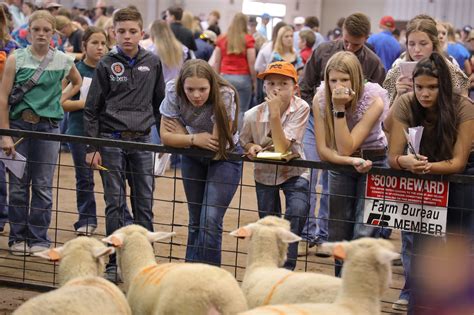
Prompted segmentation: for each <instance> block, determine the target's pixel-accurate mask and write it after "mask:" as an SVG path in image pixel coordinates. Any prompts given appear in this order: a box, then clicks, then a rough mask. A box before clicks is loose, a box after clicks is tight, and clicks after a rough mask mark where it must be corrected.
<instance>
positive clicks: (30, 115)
mask: <svg viewBox="0 0 474 315" xmlns="http://www.w3.org/2000/svg"><path fill="white" fill-rule="evenodd" d="M21 119H22V120H23V121H24V122H27V123H30V124H33V125H36V124H38V123H40V122H52V121H53V122H54V120H53V119H51V118H48V117H41V116H38V115H36V114H35V112H34V111H32V110H31V109H25V110H24V111H22V112H21Z"/></svg>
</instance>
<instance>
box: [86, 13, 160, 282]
mask: <svg viewBox="0 0 474 315" xmlns="http://www.w3.org/2000/svg"><path fill="white" fill-rule="evenodd" d="M113 19H114V21H113V22H114V23H113V24H114V30H115V34H116V40H117V46H116V47H115V49H113V50H112V51H110V52H109V53H108V54H107V55H105V56H104V57H103V58H101V59H100V61H99V63H98V64H97V67H96V72H95V76H94V77H93V79H92V84H91V87H90V90H89V94H88V96H87V100H86V107H85V109H84V132H85V135H86V136H89V137H101V138H105V139H117V140H124V141H135V142H141V143H149V142H150V128H151V127H152V126H153V125H154V124H155V123H156V125H157V126H159V124H160V113H159V106H160V103H161V101H162V100H163V98H164V89H165V86H164V81H163V71H162V66H161V62H160V59H159V58H158V57H157V56H156V55H154V54H152V53H151V52H148V51H146V50H145V49H143V48H141V47H140V46H139V45H138V43H139V41H140V40H141V39H142V37H143V20H142V16H141V14H140V13H139V12H138V11H136V10H133V9H128V8H126V9H121V10H119V11H117V12H116V13H115V14H114V17H113ZM86 160H87V163H88V164H89V165H91V166H92V167H93V168H95V169H99V170H101V172H100V175H101V177H102V183H103V186H104V199H105V204H106V208H105V215H106V222H105V227H106V234H107V235H110V234H112V233H113V232H114V231H115V230H117V229H118V228H120V227H122V226H123V225H126V224H128V223H130V222H129V220H128V219H129V218H128V208H127V202H126V195H125V191H126V188H125V178H127V179H128V181H129V185H130V190H131V197H130V199H131V206H132V211H133V218H134V222H135V223H136V224H140V225H142V226H144V227H145V228H147V229H148V230H150V231H152V230H153V211H152V207H153V190H154V186H155V181H154V176H153V154H152V152H150V151H141V150H130V149H125V148H118V147H100V148H96V147H94V146H89V147H88V148H87V155H86ZM126 170H127V171H129V172H130V173H129V174H127V176H125V171H126ZM115 262H116V257H115V256H111V257H110V260H109V264H108V266H107V269H106V276H107V278H108V279H110V280H113V281H117V280H118V279H117V277H116V274H117V273H116V271H117V266H116V263H115Z"/></svg>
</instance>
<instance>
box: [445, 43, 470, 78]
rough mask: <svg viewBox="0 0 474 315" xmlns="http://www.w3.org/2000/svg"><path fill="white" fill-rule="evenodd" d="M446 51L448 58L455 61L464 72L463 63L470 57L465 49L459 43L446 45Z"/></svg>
mask: <svg viewBox="0 0 474 315" xmlns="http://www.w3.org/2000/svg"><path fill="white" fill-rule="evenodd" d="M446 51H447V52H448V54H449V55H450V56H452V57H453V58H454V59H456V61H457V62H458V64H459V68H461V70H462V71H464V62H465V61H466V59H469V58H470V57H471V55H470V54H469V51H468V50H467V49H466V47H464V46H463V45H461V44H459V43H448V49H446Z"/></svg>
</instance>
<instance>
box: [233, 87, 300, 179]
mask: <svg viewBox="0 0 474 315" xmlns="http://www.w3.org/2000/svg"><path fill="white" fill-rule="evenodd" d="M269 118H270V116H269V112H268V106H267V103H266V102H263V103H262V104H260V105H258V106H255V107H253V108H251V109H249V110H248V111H247V112H245V116H244V124H243V126H242V130H241V131H240V143H241V144H242V146H245V145H246V144H248V143H255V144H259V145H261V146H265V145H267V144H268V143H269V142H270V141H271V138H270V137H269V136H268V135H269V133H270V131H271V129H270V121H269V120H270V119H269ZM308 118H309V105H308V103H306V102H305V101H304V100H303V99H301V98H299V97H297V96H294V97H293V100H292V101H291V103H290V106H288V109H287V110H286V112H285V113H283V115H282V117H281V124H282V127H283V132H284V133H285V135H286V138H287V139H288V140H290V141H292V145H291V146H290V150H291V151H292V152H293V153H296V152H298V153H299V154H300V156H301V158H302V159H304V158H305V156H304V152H303V136H304V133H305V130H306V123H307V122H308ZM295 176H302V177H304V178H306V179H308V178H309V172H308V169H306V168H303V167H294V166H286V165H270V164H263V163H255V164H254V177H255V181H256V182H258V183H261V184H264V185H271V186H273V185H280V184H282V183H284V182H285V181H287V180H288V179H290V178H292V177H295Z"/></svg>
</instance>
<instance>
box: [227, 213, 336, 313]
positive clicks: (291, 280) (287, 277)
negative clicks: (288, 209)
mask: <svg viewBox="0 0 474 315" xmlns="http://www.w3.org/2000/svg"><path fill="white" fill-rule="evenodd" d="M230 234H231V235H233V236H236V237H245V238H247V237H249V238H250V243H249V251H248V257H247V268H246V270H245V276H244V279H243V281H242V285H241V287H242V291H243V292H244V294H245V297H246V298H247V303H248V304H249V308H254V307H257V306H261V305H269V304H283V303H289V304H294V303H322V302H334V300H335V298H336V296H337V293H338V291H339V289H340V287H341V284H342V281H341V279H339V278H336V277H332V276H329V275H324V274H317V273H312V272H294V271H290V270H288V269H284V268H280V267H281V266H283V264H284V262H285V260H286V253H287V250H288V243H293V242H297V241H299V240H301V238H300V237H299V236H297V235H296V234H294V233H292V232H290V223H289V222H288V221H287V220H284V219H281V218H278V217H275V216H266V217H265V218H263V219H260V220H259V221H257V222H255V223H251V224H248V225H246V226H244V227H241V228H239V229H237V230H235V231H233V232H231V233H230Z"/></svg>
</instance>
